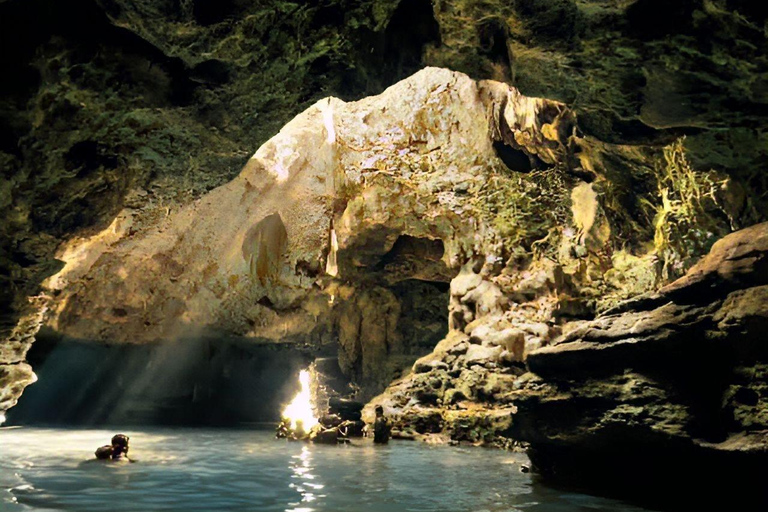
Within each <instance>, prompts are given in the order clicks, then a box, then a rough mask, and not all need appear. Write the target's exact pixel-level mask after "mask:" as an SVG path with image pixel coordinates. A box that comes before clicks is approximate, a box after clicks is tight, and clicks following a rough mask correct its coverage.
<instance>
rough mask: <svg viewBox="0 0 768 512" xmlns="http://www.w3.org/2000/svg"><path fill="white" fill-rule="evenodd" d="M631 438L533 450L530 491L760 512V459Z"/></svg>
mask: <svg viewBox="0 0 768 512" xmlns="http://www.w3.org/2000/svg"><path fill="white" fill-rule="evenodd" d="M656 436H658V437H662V436H661V435H659V434H656ZM631 437H632V439H633V440H635V441H633V442H626V440H623V439H626V436H625V432H623V431H622V429H617V431H616V433H615V436H611V437H610V438H603V439H593V440H592V443H593V444H590V445H587V444H586V443H585V444H584V446H583V447H582V448H579V449H574V448H563V447H557V446H554V445H552V446H544V445H536V446H533V447H532V448H531V449H530V450H528V455H529V456H530V458H531V462H532V464H533V468H534V470H535V471H536V472H537V473H538V474H539V475H540V477H543V479H537V480H536V483H535V486H538V487H540V488H542V487H543V488H547V487H550V488H553V489H560V490H570V491H575V492H580V493H591V494H594V495H599V496H607V497H611V498H615V499H622V500H628V501H632V502H634V503H637V504H639V505H642V506H644V507H649V508H654V509H658V510H667V511H671V510H674V511H689V510H695V509H699V508H701V509H702V510H719V509H721V510H766V508H765V507H766V506H768V488H767V487H766V486H765V483H764V479H765V475H766V471H767V470H768V465H767V464H766V460H765V455H764V454H762V453H757V452H741V451H738V450H734V451H732V452H729V451H717V450H713V449H709V448H706V447H697V446H693V445H690V444H683V443H678V442H675V441H672V440H671V439H669V440H663V439H662V440H660V439H655V440H654V439H652V435H651V434H650V433H649V438H648V440H647V442H637V441H636V436H631ZM600 446H602V447H603V448H601V447H600ZM605 447H610V449H605ZM539 492H542V491H541V489H540V490H539Z"/></svg>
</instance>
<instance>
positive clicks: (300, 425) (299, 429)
mask: <svg viewBox="0 0 768 512" xmlns="http://www.w3.org/2000/svg"><path fill="white" fill-rule="evenodd" d="M306 438H307V431H306V430H304V422H303V421H301V420H296V428H295V429H293V432H291V439H294V440H296V441H299V440H302V439H306Z"/></svg>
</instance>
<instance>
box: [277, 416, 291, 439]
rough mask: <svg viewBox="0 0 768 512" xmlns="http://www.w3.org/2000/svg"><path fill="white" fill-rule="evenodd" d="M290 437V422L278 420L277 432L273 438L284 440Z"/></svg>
mask: <svg viewBox="0 0 768 512" xmlns="http://www.w3.org/2000/svg"><path fill="white" fill-rule="evenodd" d="M290 435H291V420H287V419H285V418H283V419H282V420H280V424H279V425H278V426H277V431H275V437H276V438H278V439H285V438H286V437H288V436H290Z"/></svg>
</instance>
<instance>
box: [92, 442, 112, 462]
mask: <svg viewBox="0 0 768 512" xmlns="http://www.w3.org/2000/svg"><path fill="white" fill-rule="evenodd" d="M96 458H97V459H99V460H110V459H111V458H112V445H111V444H108V445H105V446H101V447H99V448H97V449H96Z"/></svg>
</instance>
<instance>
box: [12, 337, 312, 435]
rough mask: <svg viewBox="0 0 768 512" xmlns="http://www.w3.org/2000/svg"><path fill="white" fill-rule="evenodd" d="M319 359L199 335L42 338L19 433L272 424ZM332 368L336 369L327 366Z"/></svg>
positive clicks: (32, 357) (33, 356)
mask: <svg viewBox="0 0 768 512" xmlns="http://www.w3.org/2000/svg"><path fill="white" fill-rule="evenodd" d="M315 355H316V354H312V353H310V352H308V351H305V350H301V349H291V348H286V347H275V346H274V345H272V346H269V345H256V344H253V343H244V342H243V341H242V340H238V339H233V338H221V337H212V336H199V337H195V338H180V339H177V340H173V341H166V342H160V343H152V344H144V345H139V344H102V343H95V342H90V341H84V340H73V339H62V338H61V337H60V336H57V335H56V334H55V333H52V332H46V331H43V332H41V333H40V334H39V335H38V340H37V341H36V342H35V344H34V345H33V347H32V349H31V350H30V352H29V354H28V356H27V359H28V362H29V363H30V364H31V365H32V367H33V368H34V370H35V372H36V374H37V376H38V381H37V382H36V383H35V384H34V385H31V386H29V387H28V388H27V389H26V390H25V392H24V395H23V396H22V398H21V399H20V400H19V403H18V405H17V406H16V407H14V408H12V409H11V410H10V411H9V412H8V418H7V419H8V422H9V424H11V425H38V426H39V425H73V426H74V425H77V426H104V425H179V426H182V425H183V426H238V425H256V426H258V425H259V424H269V425H272V424H274V423H275V422H277V421H278V420H279V419H280V418H279V415H280V411H281V409H282V407H283V406H284V405H285V404H286V403H288V402H289V401H290V400H291V397H292V396H293V395H294V394H295V392H296V390H297V388H298V381H297V377H298V375H299V372H300V371H301V370H303V369H306V368H307V367H308V366H309V365H310V364H311V363H312V361H314V359H315ZM326 366H327V365H326Z"/></svg>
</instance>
